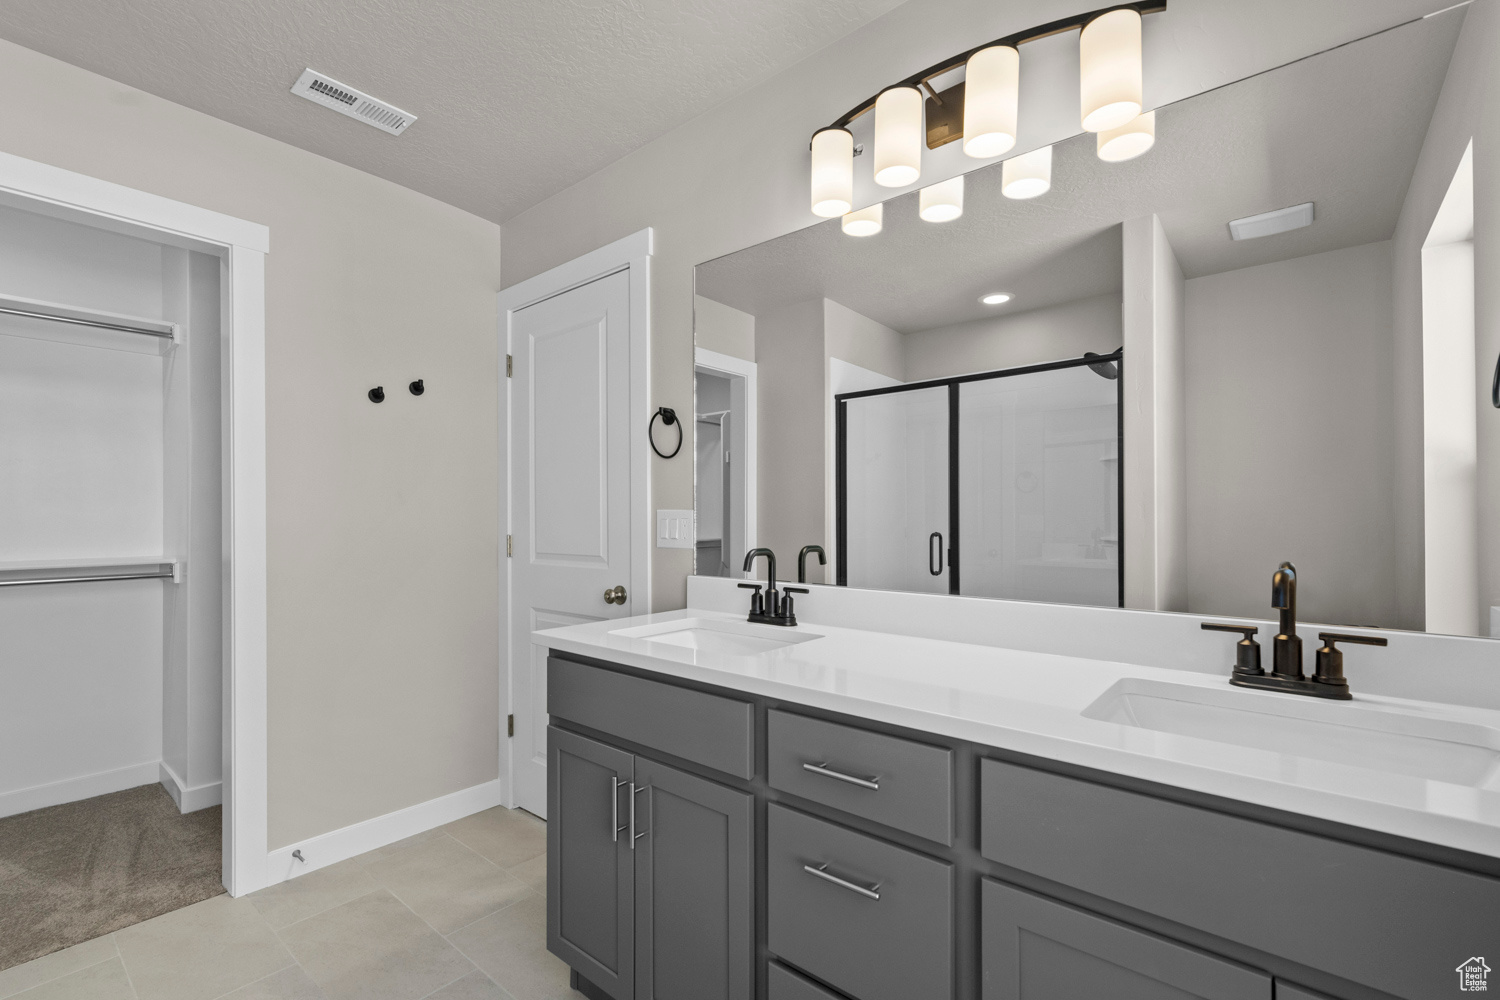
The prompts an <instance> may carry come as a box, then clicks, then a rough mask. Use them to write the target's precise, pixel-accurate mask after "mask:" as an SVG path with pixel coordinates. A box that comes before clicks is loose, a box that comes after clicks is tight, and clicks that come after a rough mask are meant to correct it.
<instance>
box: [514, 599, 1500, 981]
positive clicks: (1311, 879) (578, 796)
mask: <svg viewBox="0 0 1500 1000" xmlns="http://www.w3.org/2000/svg"><path fill="white" fill-rule="evenodd" d="M727 583H728V581H723V584H727ZM723 584H719V585H718V586H717V588H716V593H717V594H718V596H717V597H713V596H711V595H709V593H708V591H709V589H710V588H709V587H708V586H706V585H697V582H696V581H695V589H696V591H697V595H698V598H699V600H696V601H694V605H695V610H690V611H683V612H675V613H671V614H665V615H654V616H646V617H644V618H640V619H632V620H630V621H627V622H624V623H621V622H618V621H616V622H600V623H596V624H590V625H579V626H570V627H568V628H563V629H555V630H552V631H549V632H546V633H538V634H537V636H536V638H537V641H538V642H541V643H546V644H547V645H548V646H550V648H551V649H552V657H551V659H550V660H549V665H548V668H549V682H548V696H549V710H550V712H551V719H552V725H551V728H550V730H549V733H548V736H549V739H548V774H549V782H550V787H549V802H548V806H549V813H550V815H549V824H548V837H549V843H548V866H549V867H548V907H549V908H548V946H549V948H550V949H551V950H552V951H553V952H554V953H555V954H557V955H558V956H560V957H561V958H562V959H563V960H564V961H566V962H567V963H568V964H569V965H570V966H571V967H572V968H573V969H574V970H575V973H576V974H577V975H578V977H579V983H578V986H579V988H580V989H581V990H583V991H584V992H585V994H586V995H592V996H611V997H615V998H617V1000H632V998H642V1000H644V998H646V997H651V998H656V997H679V996H692V997H703V998H709V997H725V998H746V1000H748V998H769V1000H819V998H821V1000H830V998H838V997H841V996H845V997H852V998H855V1000H909V998H916V997H921V998H934V1000H936V998H949V997H953V998H965V1000H968V998H983V1000H1012V998H1014V1000H1027V998H1053V997H1060V996H1070V997H1122V998H1123V997H1130V998H1163V1000H1166V998H1183V997H1201V998H1204V1000H1250V998H1265V1000H1270V998H1272V997H1276V998H1282V1000H1285V998H1288V997H1293V998H1299V1000H1300V998H1310V997H1331V998H1336V1000H1372V998H1376V997H1406V998H1413V1000H1415V998H1424V1000H1425V998H1428V997H1439V996H1447V995H1449V994H1450V993H1451V992H1453V991H1455V990H1457V988H1458V978H1459V977H1458V974H1457V972H1456V971H1455V967H1456V966H1459V965H1460V964H1462V963H1463V962H1465V961H1467V960H1468V959H1469V958H1470V957H1471V956H1475V955H1480V956H1482V955H1484V954H1487V953H1488V954H1500V711H1495V710H1493V709H1485V708H1472V707H1466V706H1457V705H1443V704H1437V703H1430V702H1421V701H1417V700H1413V699H1403V698H1398V697H1390V696H1381V695H1374V694H1363V693H1362V692H1361V689H1360V681H1361V679H1362V677H1363V676H1364V675H1366V673H1367V669H1366V667H1367V665H1368V664H1369V663H1371V662H1372V661H1373V660H1374V658H1375V657H1376V656H1377V655H1379V656H1384V655H1386V654H1387V653H1388V652H1389V651H1387V650H1381V651H1379V652H1378V653H1377V652H1375V651H1371V652H1369V653H1368V654H1367V655H1366V656H1365V657H1364V658H1361V659H1360V660H1359V661H1358V663H1357V664H1356V663H1355V661H1354V658H1353V657H1351V669H1350V676H1351V685H1352V686H1353V688H1354V690H1355V692H1356V697H1355V700H1354V701H1353V702H1352V703H1330V702H1326V701H1320V700H1317V699H1310V698H1298V697H1297V696H1293V695H1285V694H1277V693H1268V692H1251V691H1243V690H1240V689H1232V688H1230V687H1229V684H1228V676H1227V674H1228V662H1229V658H1230V655H1231V654H1230V648H1231V647H1230V643H1229V642H1228V641H1227V640H1224V641H1222V643H1221V645H1220V646H1213V644H1212V639H1210V640H1209V643H1210V645H1208V646H1199V647H1198V648H1199V649H1200V650H1203V649H1216V650H1217V654H1216V655H1217V657H1218V660H1219V661H1220V662H1216V663H1213V664H1211V666H1212V668H1213V670H1215V671H1217V672H1210V671H1209V670H1208V669H1205V670H1201V671H1193V670H1182V669H1175V668H1173V667H1153V666H1149V665H1144V664H1132V663H1125V662H1110V661H1107V660H1102V659H1092V658H1087V657H1080V656H1071V655H1057V654H1051V653H1046V652H1038V651H1027V650H1020V649H1014V648H999V647H994V646H985V645H982V644H978V643H959V642H949V641H942V640H937V639H932V638H924V637H922V636H920V635H918V636H910V635H893V634H889V633H877V632H872V631H867V630H863V629H856V628H848V627H835V626H833V625H825V624H822V623H821V621H820V617H822V620H824V621H829V620H837V619H838V617H839V616H838V614H837V611H836V609H835V604H837V603H840V602H842V603H845V604H847V603H849V602H850V601H852V600H855V599H857V598H858V597H859V595H858V594H857V593H851V592H849V591H847V590H841V591H828V590H825V589H823V588H817V589H815V590H814V593H813V594H811V595H808V597H806V598H804V601H803V602H799V604H803V603H805V608H804V610H803V611H802V617H803V620H804V624H803V625H801V626H798V627H797V628H775V627H772V626H762V625H753V624H749V623H746V622H745V621H744V616H743V615H735V614H734V613H732V612H729V611H727V610H704V609H703V608H702V607H701V605H704V604H708V605H715V606H717V607H720V608H725V607H727V606H728V604H729V602H731V601H735V600H742V595H741V597H740V598H735V597H732V596H730V593H731V592H730V591H729V590H727V589H726V588H725V587H724V586H723ZM865 596H866V597H867V598H869V599H872V600H876V601H880V600H884V601H887V602H891V601H900V600H906V601H913V600H922V598H917V597H915V596H914V595H865ZM820 598H821V599H822V605H820V604H819V599H820ZM926 600H932V599H931V598H927V599H926ZM991 607H993V606H991ZM1041 607H1042V606H1035V608H1041ZM825 609H826V615H825V616H820V615H819V611H820V610H825ZM918 611H919V613H920V611H921V609H918ZM959 612H960V613H961V612H962V609H959ZM991 613H993V612H991ZM1044 613H1047V614H1053V615H1055V614H1062V615H1069V614H1071V615H1075V616H1099V615H1114V616H1122V617H1125V618H1135V619H1136V625H1137V626H1139V625H1140V624H1141V623H1142V622H1147V621H1149V620H1153V619H1155V620H1160V619H1166V620H1168V621H1169V624H1171V625H1176V624H1179V623H1177V622H1173V621H1171V620H1173V619H1176V618H1178V616H1166V615H1142V616H1131V615H1130V613H1121V612H1109V611H1100V610H1097V609H1081V608H1080V609H1059V608H1050V609H1045V612H1044ZM1080 620H1081V619H1080ZM1190 623H1192V620H1191V619H1185V622H1183V623H1181V624H1190ZM954 631H956V632H962V631H964V630H963V628H955V629H954ZM1418 638H1430V637H1418ZM1402 648H1403V647H1400V646H1399V645H1398V646H1397V649H1398V651H1399V650H1401V649H1402ZM1211 655H1212V654H1211ZM1137 658H1138V659H1139V657H1137ZM1221 668H1222V669H1221Z"/></svg>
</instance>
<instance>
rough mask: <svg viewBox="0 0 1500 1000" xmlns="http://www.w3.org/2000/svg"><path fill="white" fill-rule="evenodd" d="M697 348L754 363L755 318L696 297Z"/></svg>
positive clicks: (694, 321)
mask: <svg viewBox="0 0 1500 1000" xmlns="http://www.w3.org/2000/svg"><path fill="white" fill-rule="evenodd" d="M693 330H694V339H695V345H696V346H698V347H701V348H703V349H704V350H708V351H716V352H718V353H719V354H728V355H729V356H730V357H734V358H740V359H742V360H744V361H754V360H755V317H754V316H752V315H750V314H749V313H747V312H744V311H742V310H739V309H735V308H734V307H733V306H726V305H725V304H724V303H722V302H715V301H714V300H713V299H707V298H704V297H703V296H701V295H694V296H693Z"/></svg>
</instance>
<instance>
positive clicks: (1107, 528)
mask: <svg viewBox="0 0 1500 1000" xmlns="http://www.w3.org/2000/svg"><path fill="white" fill-rule="evenodd" d="M1117 385H1118V383H1117V382H1115V381H1113V380H1110V379H1108V378H1105V377H1102V376H1101V375H1099V374H1098V373H1097V372H1095V371H1094V370H1093V369H1091V368H1089V367H1088V366H1078V367H1073V368H1062V369H1055V370H1052V371H1042V372H1032V373H1030V374H1025V375H1015V376H1011V377H1008V378H993V379H985V380H983V381H975V382H965V383H963V384H961V385H960V386H959V387H958V389H959V397H958V423H959V434H958V439H959V456H960V457H959V463H958V477H957V478H958V508H959V523H960V524H962V525H963V532H962V536H961V540H960V543H959V564H960V565H961V566H962V567H963V593H964V594H968V595H972V596H975V597H1001V598H1007V599H1010V600H1017V601H1044V602H1047V603H1049V604H1088V605H1095V606H1103V607H1114V606H1116V605H1118V604H1119V598H1120V545H1119V541H1120V532H1119V507H1120V505H1119V497H1120V477H1119V429H1120V421H1119V406H1118V390H1117Z"/></svg>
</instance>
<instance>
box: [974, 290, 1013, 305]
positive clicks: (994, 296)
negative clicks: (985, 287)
mask: <svg viewBox="0 0 1500 1000" xmlns="http://www.w3.org/2000/svg"><path fill="white" fill-rule="evenodd" d="M1010 298H1011V297H1010V293H1008V292H992V293H991V294H989V295H986V296H984V297H983V298H982V299H980V300H979V301H980V302H983V303H984V304H985V305H987V306H1003V305H1005V303H1007V302H1009V301H1010Z"/></svg>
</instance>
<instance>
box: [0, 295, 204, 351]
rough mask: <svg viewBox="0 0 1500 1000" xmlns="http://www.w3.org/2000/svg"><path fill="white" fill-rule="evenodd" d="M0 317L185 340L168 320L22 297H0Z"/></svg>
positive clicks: (172, 340)
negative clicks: (45, 321)
mask: <svg viewBox="0 0 1500 1000" xmlns="http://www.w3.org/2000/svg"><path fill="white" fill-rule="evenodd" d="M0 314H4V315H7V316H21V317H24V318H27V319H40V320H48V321H51V322H54V323H66V324H68V325H70V326H87V327H93V328H95V329H100V330H118V331H120V332H122V333H139V334H144V335H146V336H148V337H157V338H160V339H162V340H167V341H171V342H172V343H174V344H175V343H178V342H179V341H180V340H181V339H182V328H181V327H180V326H178V324H176V323H168V322H166V321H165V320H159V319H143V318H142V317H140V316H127V315H126V314H124V313H114V312H106V311H104V310H102V309H85V308H83V307H81V306H68V305H62V304H60V303H57V302H44V301H42V300H41V299H27V298H22V297H21V296H19V295H5V294H0Z"/></svg>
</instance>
